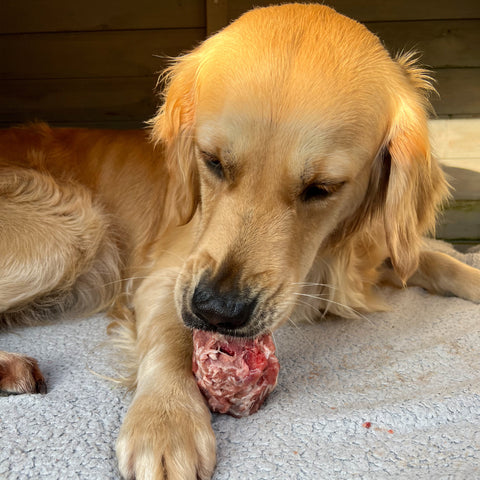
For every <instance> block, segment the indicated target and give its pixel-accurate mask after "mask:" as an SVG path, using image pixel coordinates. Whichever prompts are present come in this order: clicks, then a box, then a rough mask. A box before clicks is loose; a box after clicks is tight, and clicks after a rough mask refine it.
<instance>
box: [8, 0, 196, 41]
mask: <svg viewBox="0 0 480 480" xmlns="http://www.w3.org/2000/svg"><path fill="white" fill-rule="evenodd" d="M204 26H205V3H204V1H202V0H135V1H132V0H81V1H76V0H2V2H1V7H0V32H1V33H27V32H70V31H95V30H130V29H150V28H155V29H157V28H172V27H176V28H198V27H204Z"/></svg>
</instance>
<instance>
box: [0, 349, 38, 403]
mask: <svg viewBox="0 0 480 480" xmlns="http://www.w3.org/2000/svg"><path fill="white" fill-rule="evenodd" d="M0 392H1V393H2V394H12V393H47V384H46V383H45V379H44V378H43V375H42V372H40V369H39V368H38V363H37V361H36V360H35V359H34V358H30V357H26V356H24V355H18V354H16V353H8V352H0Z"/></svg>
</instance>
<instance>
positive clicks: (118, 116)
mask: <svg viewBox="0 0 480 480" xmlns="http://www.w3.org/2000/svg"><path fill="white" fill-rule="evenodd" d="M155 85H156V80H155V79H154V78H153V77H131V78H128V77H127V78H91V79H69V80H67V81H66V80H64V79H53V80H52V79H41V80H34V81H32V80H4V81H2V82H0V119H5V120H6V119H8V123H9V124H17V123H21V122H27V121H33V120H43V121H48V122H50V123H52V124H55V125H61V124H62V125H72V126H83V125H89V124H95V125H99V124H101V125H103V126H107V125H108V126H116V125H120V126H121V125H122V124H124V123H127V124H128V125H130V126H136V127H141V126H142V124H143V122H144V121H145V120H147V119H149V118H150V117H152V115H153V113H154V112H155V106H156V102H157V100H156V96H155V94H154V89H155Z"/></svg>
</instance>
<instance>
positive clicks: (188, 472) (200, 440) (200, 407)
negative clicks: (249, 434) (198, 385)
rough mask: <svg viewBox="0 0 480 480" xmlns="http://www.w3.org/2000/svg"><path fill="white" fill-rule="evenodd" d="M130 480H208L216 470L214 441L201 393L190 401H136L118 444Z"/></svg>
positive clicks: (161, 397) (158, 398)
mask: <svg viewBox="0 0 480 480" xmlns="http://www.w3.org/2000/svg"><path fill="white" fill-rule="evenodd" d="M117 457H118V463H119V468H120V472H121V473H122V475H123V477H124V478H125V479H127V480H132V479H135V480H145V479H151V480H166V479H168V480H197V479H201V480H208V479H210V478H211V477H212V474H213V470H214V467H215V436H214V433H213V430H212V427H211V423H210V412H209V411H208V409H207V407H206V405H205V403H204V401H203V399H202V398H201V397H200V395H199V392H198V394H197V392H196V394H194V395H193V398H192V397H184V396H182V397H180V398H177V397H175V398H173V397H169V398H167V397H166V396H165V395H164V394H160V395H158V396H157V395H152V394H149V395H141V396H137V397H136V398H135V400H134V401H133V403H132V405H131V406H130V409H129V410H128V412H127V415H126V417H125V421H124V422H123V425H122V428H121V430H120V436H119V438H118V441H117Z"/></svg>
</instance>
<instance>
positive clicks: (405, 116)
mask: <svg viewBox="0 0 480 480" xmlns="http://www.w3.org/2000/svg"><path fill="white" fill-rule="evenodd" d="M396 61H397V63H398V65H399V67H400V68H401V69H402V70H403V72H402V74H403V75H404V76H405V78H406V83H405V82H402V83H405V86H404V87H402V88H399V89H398V90H396V91H395V92H393V95H394V98H395V100H394V106H393V111H392V115H391V117H390V118H391V119H390V125H389V129H388V133H387V136H386V139H385V142H384V149H385V153H386V154H384V156H383V161H384V162H389V163H390V164H389V165H388V166H385V165H384V168H387V169H389V175H388V186H387V189H386V192H385V198H384V205H383V207H384V208H383V217H384V218H383V221H384V225H385V233H386V240H387V246H388V249H389V252H390V258H391V261H392V264H393V267H394V268H395V270H396V272H397V274H398V275H399V276H400V278H401V279H402V280H403V281H406V280H407V279H408V278H409V277H410V276H411V275H412V274H413V273H414V271H415V270H416V268H417V266H418V254H419V251H420V244H421V237H422V235H423V234H425V233H428V232H431V231H433V230H434V228H435V216H436V212H437V209H438V207H439V205H440V204H441V203H442V201H443V200H444V199H445V197H446V196H447V194H448V186H447V183H446V181H445V179H444V176H443V174H442V171H441V169H440V167H439V165H438V163H437V162H436V160H435V159H434V158H432V154H431V151H430V142H429V138H428V126H427V118H428V113H429V110H430V104H429V102H428V99H427V95H428V94H429V93H430V92H431V91H434V88H433V86H432V84H431V79H430V77H429V75H428V72H427V71H425V70H423V69H421V68H419V67H418V66H416V64H415V59H414V58H413V55H412V54H407V55H401V56H399V57H397V59H396Z"/></svg>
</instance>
